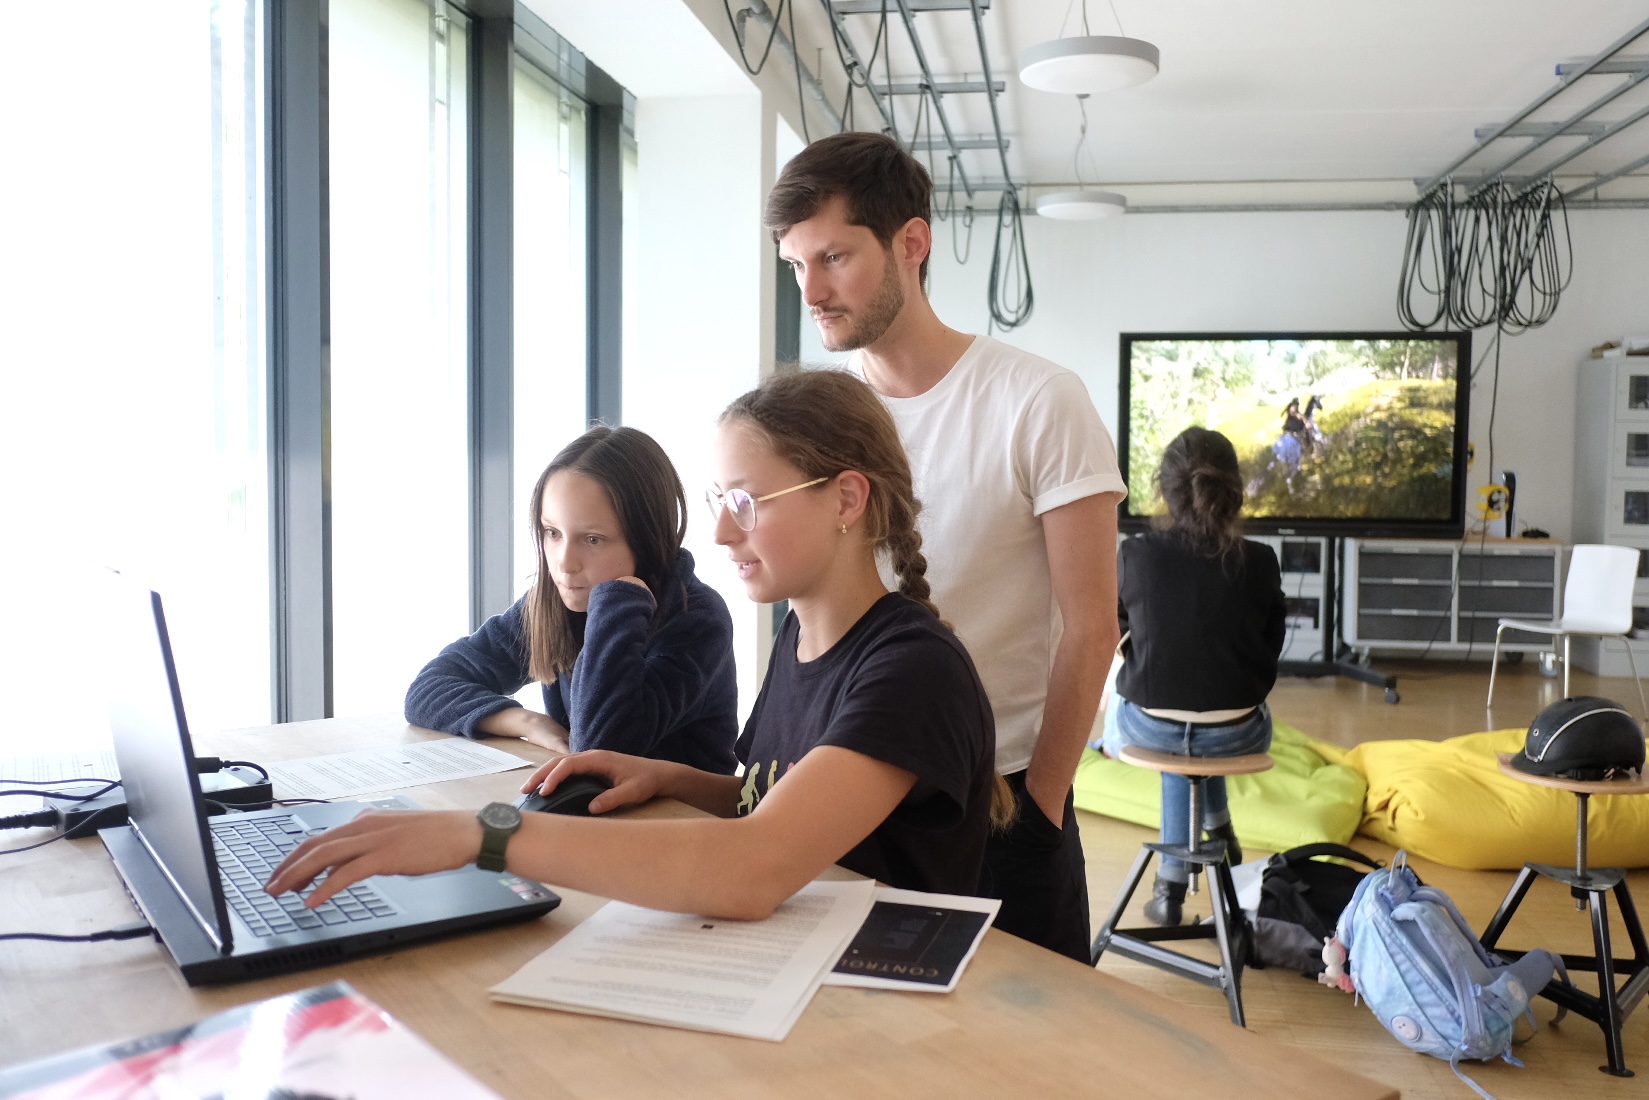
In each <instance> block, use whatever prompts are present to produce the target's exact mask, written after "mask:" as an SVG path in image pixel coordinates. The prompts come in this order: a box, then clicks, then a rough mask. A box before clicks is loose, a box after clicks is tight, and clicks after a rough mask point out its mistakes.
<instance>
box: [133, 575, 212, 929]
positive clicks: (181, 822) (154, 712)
mask: <svg viewBox="0 0 1649 1100" xmlns="http://www.w3.org/2000/svg"><path fill="white" fill-rule="evenodd" d="M110 581H111V587H112V588H113V590H114V591H113V592H112V594H111V597H112V598H111V599H110V601H109V602H110V611H111V615H110V623H111V629H110V643H111V649H110V652H109V659H108V661H107V668H108V672H109V681H110V682H109V725H110V729H111V732H112V733H113V734H114V749H115V759H116V761H117V762H118V763H119V764H120V779H121V782H122V784H124V786H125V794H126V805H127V810H128V814H129V816H130V819H131V823H132V829H133V831H134V832H135V833H136V834H137V836H138V838H139V839H140V840H141V841H142V842H143V846H144V847H145V848H146V849H147V850H148V852H149V855H150V856H151V857H152V858H153V859H154V861H155V863H156V864H158V865H159V868H160V870H161V871H162V872H163V873H164V874H165V875H166V876H167V877H168V878H169V879H170V880H171V881H172V884H173V886H174V887H175V888H176V889H177V892H178V894H179V895H180V896H181V897H182V898H183V899H184V900H185V901H186V902H187V903H188V904H189V906H190V908H192V909H193V910H194V912H195V916H196V918H197V919H199V921H200V923H201V926H202V927H203V928H204V929H205V930H206V932H207V934H208V935H210V936H212V938H213V939H214V940H215V941H216V942H217V945H218V947H219V949H221V950H227V949H228V947H229V944H230V939H229V923H228V915H227V913H226V912H225V910H224V904H223V894H222V892H221V891H220V890H218V889H217V888H216V887H217V873H218V871H217V861H216V860H215V859H213V857H212V854H211V852H212V842H211V837H210V835H209V834H208V832H207V826H206V813H205V807H204V805H203V804H202V802H201V794H200V780H199V779H198V777H197V776H196V775H195V768H194V746H193V744H192V743H191V742H190V740H189V727H188V725H187V723H186V722H185V720H184V717H183V696H182V695H181V693H180V692H179V689H178V678H177V668H176V666H175V665H174V664H173V663H172V644H171V640H170V639H169V638H168V637H167V634H166V616H165V613H164V612H163V611H162V610H161V606H160V594H159V593H157V592H151V591H149V589H148V588H146V587H144V586H143V585H140V584H137V583H136V582H134V581H131V580H129V579H127V578H125V577H120V576H118V575H116V576H111V578H110Z"/></svg>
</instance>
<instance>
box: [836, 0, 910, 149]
mask: <svg viewBox="0 0 1649 1100" xmlns="http://www.w3.org/2000/svg"><path fill="white" fill-rule="evenodd" d="M886 2H887V0H876V4H877V8H878V10H880V9H881V6H882V5H883V4H884V3H886ZM819 3H820V4H822V5H824V10H825V15H827V16H829V17H830V33H831V34H834V35H835V36H836V42H837V44H838V45H840V46H841V47H842V48H844V49H846V50H847V56H848V60H849V61H851V62H852V63H853V68H855V69H858V70H859V71H860V72H862V73H864V74H865V83H864V85H863V86H864V89H865V91H867V92H869V93H870V101H871V102H872V103H873V104H875V105H876V111H877V113H878V114H880V115H881V116H882V122H883V124H885V125H886V126H887V128H888V129H889V130H897V129H898V127H897V126H896V125H895V124H894V121H893V104H892V103H887V102H883V96H885V95H890V94H898V93H895V92H894V91H893V88H891V87H887V86H884V87H883V88H882V89H881V90H880V91H878V90H877V88H876V84H875V82H874V81H873V80H872V79H871V77H872V76H873V75H874V74H873V73H872V72H871V71H870V69H868V68H867V67H866V66H865V59H864V58H862V57H860V56H859V49H858V47H857V46H855V45H854V44H853V36H852V35H850V34H848V33H847V27H845V26H844V25H843V24H842V18H841V17H842V8H841V6H840V5H838V4H836V3H832V0H819ZM882 48H883V49H886V48H887V46H886V45H885V44H884V45H883V47H882ZM847 82H848V95H849V96H851V95H852V94H853V86H854V80H853V73H852V71H851V70H850V71H849V72H848V73H847ZM893 87H898V85H894V86H893ZM837 129H841V127H839V126H838V127H837Z"/></svg>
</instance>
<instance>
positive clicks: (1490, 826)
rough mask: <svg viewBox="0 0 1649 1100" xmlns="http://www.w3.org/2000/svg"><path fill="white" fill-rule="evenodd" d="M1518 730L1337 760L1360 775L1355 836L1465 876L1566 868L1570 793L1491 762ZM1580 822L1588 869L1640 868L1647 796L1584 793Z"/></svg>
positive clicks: (1364, 750)
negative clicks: (1526, 867) (1585, 822)
mask: <svg viewBox="0 0 1649 1100" xmlns="http://www.w3.org/2000/svg"><path fill="white" fill-rule="evenodd" d="M1526 732H1527V731H1525V730H1521V729H1511V730H1493V731H1491V732H1488V733H1473V734H1467V735H1466V736H1464V737H1451V738H1449V739H1448V740H1447V741H1367V742H1364V743H1363V744H1361V745H1358V746H1357V747H1356V748H1354V749H1352V750H1351V751H1349V752H1348V753H1346V756H1345V760H1344V762H1345V763H1346V764H1349V765H1350V766H1352V767H1354V768H1356V769H1357V770H1358V771H1361V772H1362V773H1363V774H1364V775H1365V776H1366V777H1367V778H1368V794H1367V795H1366V796H1365V798H1364V802H1363V823H1362V825H1361V827H1360V828H1359V829H1358V832H1360V833H1362V834H1364V835H1365V836H1370V837H1373V838H1374V839H1376V840H1382V841H1384V842H1385V843H1387V844H1390V845H1392V846H1393V847H1397V848H1407V849H1408V850H1409V851H1410V852H1413V853H1414V854H1415V855H1418V856H1423V857H1425V858H1426V859H1430V860H1435V861H1436V862H1438V863H1445V864H1447V865H1449V866H1450V867H1460V868H1463V869H1465V870H1472V871H1481V870H1515V869H1517V868H1520V867H1522V866H1523V864H1525V863H1531V862H1532V863H1551V864H1555V865H1557V866H1560V867H1561V866H1565V865H1573V863H1574V860H1575V796H1574V795H1573V794H1570V793H1569V792H1568V791H1560V790H1554V789H1552V788H1550V787H1537V786H1535V785H1533V784H1530V783H1522V782H1519V781H1518V780H1516V779H1512V778H1510V777H1509V776H1506V775H1502V774H1501V773H1500V771H1499V769H1498V767H1497V766H1496V764H1495V754H1496V753H1497V752H1517V751H1518V750H1519V749H1521V748H1522V747H1523V738H1524V735H1525V733H1526ZM1589 817H1590V821H1591V828H1590V829H1589V833H1590V848H1589V851H1588V860H1589V862H1590V863H1591V864H1592V865H1593V866H1596V867H1649V795H1593V796H1592V799H1591V808H1590V810H1589Z"/></svg>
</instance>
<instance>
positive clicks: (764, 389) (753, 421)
mask: <svg viewBox="0 0 1649 1100" xmlns="http://www.w3.org/2000/svg"><path fill="white" fill-rule="evenodd" d="M721 420H722V422H723V423H725V422H727V421H730V420H740V421H743V422H744V423H745V424H747V425H748V426H750V427H752V428H754V429H755V430H756V431H757V432H759V433H760V434H761V436H762V437H763V438H764V439H766V441H767V442H768V444H769V445H770V446H771V447H772V448H773V452H774V453H775V454H777V455H778V456H779V457H780V458H783V459H784V460H785V461H786V462H788V463H790V464H791V465H792V466H794V467H796V469H798V470H800V471H801V473H802V476H803V477H805V478H815V477H829V478H833V477H835V476H836V475H837V474H840V473H842V472H843V471H846V470H856V471H858V472H859V473H861V474H863V475H864V477H865V480H867V481H869V482H870V498H869V500H867V501H866V503H865V514H864V524H865V537H866V539H868V540H869V542H870V544H871V547H872V549H873V550H880V549H882V548H884V547H885V548H886V549H887V552H888V557H889V558H890V559H891V561H892V565H893V572H894V574H895V575H896V576H897V577H898V578H899V591H900V593H902V594H903V595H905V596H908V597H909V598H911V599H913V600H915V601H916V602H917V603H920V604H921V605H922V606H923V607H926V608H927V609H928V610H929V611H931V612H933V613H934V615H935V616H938V614H939V609H938V608H937V607H935V606H934V604H933V598H932V592H931V589H930V588H929V586H928V577H927V573H928V560H927V558H926V557H925V556H924V555H923V554H922V533H921V532H920V531H918V530H917V529H916V517H917V515H918V514H919V513H920V512H921V510H922V504H921V502H920V501H919V500H917V499H916V490H915V486H914V484H913V482H912V480H911V473H910V459H909V457H908V456H907V455H906V454H905V445H904V443H903V442H902V441H901V440H900V439H899V429H898V427H897V426H896V425H895V424H894V423H893V416H892V415H891V414H890V413H889V412H888V411H887V406H885V405H883V404H882V399H881V398H879V397H877V396H876V391H874V390H872V389H871V388H870V387H869V386H868V385H866V384H865V383H864V382H862V381H861V380H860V379H859V378H858V377H857V376H855V375H852V374H849V373H848V372H847V371H842V370H809V371H791V372H787V373H785V374H775V375H773V376H772V377H770V378H768V379H767V381H765V382H763V383H762V384H761V385H759V386H757V387H756V388H755V389H753V390H751V391H750V392H749V393H747V394H745V395H744V396H742V397H740V398H738V399H737V400H736V401H734V402H733V403H732V404H731V405H729V406H727V409H726V411H724V412H723V413H722V414H721ZM1014 814H1015V805H1014V797H1013V790H1012V788H1010V787H1009V786H1008V783H1007V780H1005V779H1003V778H1002V776H1001V775H1000V774H998V775H997V776H996V781H995V785H994V787H993V788H992V790H991V825H992V826H993V827H995V828H997V829H1005V828H1007V826H1008V825H1009V824H1011V823H1012V822H1013V818H1014Z"/></svg>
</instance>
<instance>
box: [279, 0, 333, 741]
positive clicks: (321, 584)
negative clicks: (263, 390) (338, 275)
mask: <svg viewBox="0 0 1649 1100" xmlns="http://www.w3.org/2000/svg"><path fill="white" fill-rule="evenodd" d="M265 13H266V18H267V20H268V22H267V24H266V26H267V36H266V43H267V50H268V54H267V70H266V71H267V81H268V83H267V86H266V87H267V91H266V97H265V102H266V107H265V110H266V112H267V115H266V120H267V129H266V131H265V132H266V135H267V137H266V140H267V142H268V158H267V163H268V175H267V177H266V179H267V184H266V185H267V189H268V201H267V207H268V217H269V224H268V233H269V238H268V273H269V276H268V299H267V310H268V340H269V375H268V377H269V382H268V385H269V500H270V524H269V530H270V572H271V576H270V582H271V583H270V586H269V589H270V633H271V646H270V654H271V665H272V669H271V672H272V675H271V683H272V703H273V706H272V709H273V712H274V716H275V720H276V721H277V722H295V721H304V720H307V719H312V718H325V717H329V716H330V715H331V714H332V600H331V595H332V593H331V564H330V560H331V511H330V508H331V502H330V494H331V474H330V461H329V460H330V455H329V454H328V451H327V440H328V437H329V431H328V415H329V400H328V396H329V378H328V356H329V342H330V333H329V316H328V296H329V282H328V278H327V265H328V251H327V216H328V214H327V189H326V181H327V97H326V84H327V81H326V52H327V35H326V24H327V7H326V0H267V7H266V8H265Z"/></svg>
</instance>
